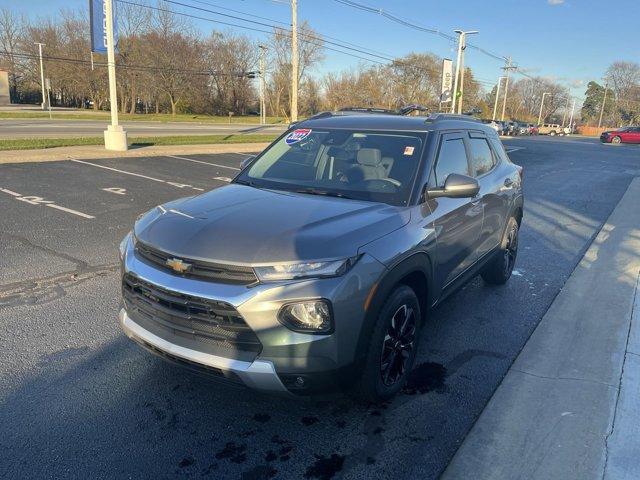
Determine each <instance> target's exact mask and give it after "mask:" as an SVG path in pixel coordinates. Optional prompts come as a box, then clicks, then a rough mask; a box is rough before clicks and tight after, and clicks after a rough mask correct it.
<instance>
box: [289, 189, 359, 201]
mask: <svg viewBox="0 0 640 480" xmlns="http://www.w3.org/2000/svg"><path fill="white" fill-rule="evenodd" d="M295 192H296V193H307V194H309V195H323V196H325V197H337V198H347V199H352V197H350V196H348V195H345V194H344V193H339V192H331V191H327V190H318V189H316V188H300V189H298V190H295Z"/></svg>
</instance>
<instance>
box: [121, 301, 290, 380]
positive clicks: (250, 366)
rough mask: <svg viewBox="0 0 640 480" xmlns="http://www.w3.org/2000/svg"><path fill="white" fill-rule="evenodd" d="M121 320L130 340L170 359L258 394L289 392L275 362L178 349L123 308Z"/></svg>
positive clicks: (178, 347)
mask: <svg viewBox="0 0 640 480" xmlns="http://www.w3.org/2000/svg"><path fill="white" fill-rule="evenodd" d="M118 319H119V320H120V326H121V327H122V330H123V331H124V333H125V334H126V335H127V337H129V338H130V339H132V340H134V341H135V342H137V343H139V344H141V345H142V346H143V347H146V348H147V349H151V350H155V349H157V350H159V351H160V352H165V353H167V354H169V356H171V357H177V358H178V359H182V360H186V361H188V362H192V363H194V364H198V365H203V366H206V367H210V368H213V369H216V370H220V371H221V372H224V373H231V374H233V375H235V376H237V377H238V378H239V379H240V380H241V381H242V383H243V384H244V385H246V386H247V387H250V388H255V389H256V390H266V391H269V392H274V393H275V392H281V393H286V392H288V390H287V389H286V388H285V386H284V385H283V384H282V382H281V381H280V378H279V377H278V375H277V374H276V370H275V368H274V366H273V363H272V362H269V361H266V360H257V359H256V360H254V361H253V362H243V361H241V360H234V359H230V358H224V357H219V356H217V355H211V354H209V353H205V352H200V351H197V350H192V349H190V348H185V347H182V346H180V345H176V344H174V343H171V342H169V341H167V340H165V339H163V338H160V337H158V336H157V335H155V334H153V333H151V332H149V331H148V330H145V329H144V328H142V327H141V326H140V325H138V324H137V323H135V322H134V321H133V320H132V319H131V318H130V317H129V316H128V315H127V312H126V311H125V309H124V308H123V309H121V310H120V314H119V315H118ZM149 347H151V348H149Z"/></svg>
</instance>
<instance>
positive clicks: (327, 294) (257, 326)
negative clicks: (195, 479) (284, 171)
mask: <svg viewBox="0 0 640 480" xmlns="http://www.w3.org/2000/svg"><path fill="white" fill-rule="evenodd" d="M384 269H385V267H384V266H383V265H382V264H381V263H380V262H378V261H377V260H375V259H374V258H373V257H370V256H368V255H364V256H363V257H362V258H361V259H360V260H359V261H358V262H357V263H356V265H355V266H354V267H353V268H352V269H351V270H350V271H348V272H347V273H346V274H345V275H343V276H341V277H336V278H327V279H310V280H304V281H295V282H279V283H271V284H258V285H254V286H249V287H248V286H244V285H229V284H221V283H216V282H210V281H206V280H198V279H191V278H184V277H180V276H176V275H173V274H171V273H169V272H166V271H163V270H159V269H158V268H157V267H155V266H154V265H151V264H149V263H148V262H146V261H145V260H144V259H143V258H139V257H138V256H137V254H136V253H135V251H134V247H133V245H132V242H131V241H129V242H128V244H127V246H126V248H125V252H124V258H123V260H122V273H123V274H124V275H133V276H135V277H137V278H139V279H140V280H143V281H146V282H148V283H151V284H153V285H156V286H159V287H161V288H164V289H167V290H170V291H172V292H178V293H180V294H183V295H189V296H193V297H197V298H202V299H207V300H212V301H219V302H224V303H226V304H228V305H230V306H232V307H233V308H235V309H236V310H237V312H238V313H239V314H240V315H241V317H242V318H243V320H244V321H245V322H246V324H247V325H248V327H250V329H251V330H252V331H253V332H254V333H255V335H256V336H257V338H258V339H259V342H260V344H261V346H262V349H261V351H260V352H259V353H257V354H256V356H254V357H250V358H247V357H246V356H244V357H243V358H238V357H236V358H229V357H228V356H227V355H226V352H221V351H216V350H209V351H207V348H204V347H203V348H200V346H199V345H198V344H195V343H190V342H186V341H185V340H184V339H183V338H177V337H175V336H173V335H170V334H168V335H164V334H163V333H161V332H159V331H156V330H153V331H150V329H149V327H150V326H151V325H149V327H147V326H145V323H142V322H139V321H137V320H136V318H137V317H136V315H134V312H133V311H131V312H129V314H127V312H126V310H122V311H121V312H120V324H121V326H122V329H123V330H124V331H125V333H126V334H127V336H129V337H130V338H131V339H133V340H135V341H137V342H138V343H139V344H140V345H142V346H143V347H145V348H147V349H148V350H151V351H152V352H154V353H157V354H159V355H161V356H163V357H165V358H167V359H169V360H175V359H180V360H184V362H178V363H190V364H192V366H198V365H202V366H205V367H208V368H209V370H211V369H214V370H219V371H218V372H217V373H218V374H219V376H223V377H228V376H231V377H233V378H234V379H235V380H238V379H239V380H240V382H241V383H242V384H244V385H246V386H248V387H250V388H255V389H258V390H263V391H269V392H287V391H295V392H296V393H299V394H306V393H307V392H308V393H312V392H314V393H315V392H317V391H324V390H325V389H326V388H325V385H327V388H329V387H328V385H330V384H332V383H340V382H342V381H344V379H345V377H346V375H344V374H343V372H345V370H348V369H349V368H350V367H351V366H352V365H353V363H354V360H355V357H356V347H357V343H358V338H359V335H360V332H361V327H362V322H363V320H364V316H365V310H364V305H365V301H366V297H367V295H368V294H369V292H370V290H371V288H372V286H373V285H374V284H375V282H376V281H377V280H378V279H379V277H380V276H381V275H382V273H383V271H384ZM315 298H325V299H329V300H330V301H331V304H332V310H333V315H334V322H335V325H334V332H333V333H332V334H330V335H311V334H304V333H297V332H294V331H291V330H289V329H288V328H286V327H285V326H283V325H282V324H281V323H280V322H279V321H278V319H277V315H278V312H279V310H280V308H281V307H282V305H284V304H285V303H288V302H291V301H300V300H307V299H315ZM127 308H128V307H127ZM300 378H303V379H304V380H305V382H304V383H305V385H304V386H303V387H300V388H299V385H296V382H298V381H300ZM336 379H338V381H336Z"/></svg>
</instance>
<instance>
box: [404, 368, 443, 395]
mask: <svg viewBox="0 0 640 480" xmlns="http://www.w3.org/2000/svg"><path fill="white" fill-rule="evenodd" d="M446 376H447V369H446V368H445V367H444V365H442V364H440V363H433V362H426V363H421V364H420V365H418V366H417V367H415V368H414V369H413V370H411V372H410V373H409V376H408V377H407V384H406V385H405V387H404V388H403V389H402V392H403V393H404V394H406V395H415V394H417V393H420V394H424V393H428V392H431V391H436V392H443V391H444V389H445V382H444V381H445V378H446Z"/></svg>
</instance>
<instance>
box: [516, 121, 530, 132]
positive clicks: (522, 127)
mask: <svg viewBox="0 0 640 480" xmlns="http://www.w3.org/2000/svg"><path fill="white" fill-rule="evenodd" d="M516 124H517V125H518V135H531V132H530V129H529V124H528V123H524V122H516Z"/></svg>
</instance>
